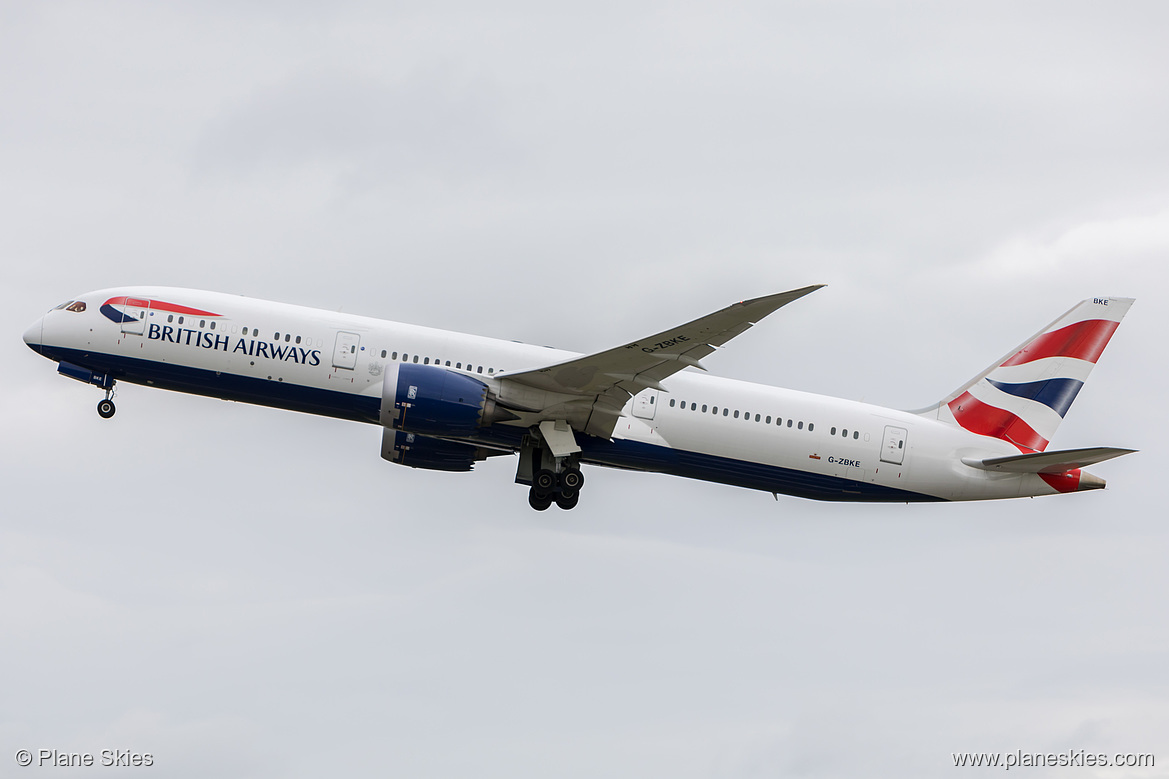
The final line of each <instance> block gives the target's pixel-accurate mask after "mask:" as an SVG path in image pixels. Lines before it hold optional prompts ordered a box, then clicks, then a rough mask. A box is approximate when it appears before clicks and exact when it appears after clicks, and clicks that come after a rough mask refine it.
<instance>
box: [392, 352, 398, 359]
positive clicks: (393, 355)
mask: <svg viewBox="0 0 1169 779" xmlns="http://www.w3.org/2000/svg"><path fill="white" fill-rule="evenodd" d="M390 359H391V360H396V359H398V353H397V352H392V353H391V354H390Z"/></svg>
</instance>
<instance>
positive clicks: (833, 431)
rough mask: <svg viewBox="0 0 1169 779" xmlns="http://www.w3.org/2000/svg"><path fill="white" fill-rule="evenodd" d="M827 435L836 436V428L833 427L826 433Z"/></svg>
mask: <svg viewBox="0 0 1169 779" xmlns="http://www.w3.org/2000/svg"><path fill="white" fill-rule="evenodd" d="M828 433H829V435H836V428H835V427H833V428H832V429H831V430H830V431H828Z"/></svg>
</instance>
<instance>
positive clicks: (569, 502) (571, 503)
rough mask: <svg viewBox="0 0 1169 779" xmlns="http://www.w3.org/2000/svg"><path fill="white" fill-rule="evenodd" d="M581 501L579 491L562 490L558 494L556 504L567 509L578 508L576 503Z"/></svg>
mask: <svg viewBox="0 0 1169 779" xmlns="http://www.w3.org/2000/svg"><path fill="white" fill-rule="evenodd" d="M579 501H580V493H579V492H561V493H559V494H558V495H557V496H556V505H557V506H559V507H560V508H562V509H564V510H565V511H569V510H571V509H573V508H576V504H577V503H578V502H579Z"/></svg>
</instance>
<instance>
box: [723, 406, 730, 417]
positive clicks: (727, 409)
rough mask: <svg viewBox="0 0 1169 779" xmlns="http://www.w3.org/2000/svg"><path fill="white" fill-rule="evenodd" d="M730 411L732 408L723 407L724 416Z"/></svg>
mask: <svg viewBox="0 0 1169 779" xmlns="http://www.w3.org/2000/svg"><path fill="white" fill-rule="evenodd" d="M729 411H730V409H729V408H725V407H724V408H723V416H724V417H725V416H726V415H727V412H729Z"/></svg>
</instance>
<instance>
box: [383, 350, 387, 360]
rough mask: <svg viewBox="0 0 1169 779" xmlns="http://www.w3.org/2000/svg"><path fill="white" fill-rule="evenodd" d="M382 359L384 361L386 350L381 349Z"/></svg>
mask: <svg viewBox="0 0 1169 779" xmlns="http://www.w3.org/2000/svg"><path fill="white" fill-rule="evenodd" d="M382 359H383V360H384V359H386V350H385V349H382Z"/></svg>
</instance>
